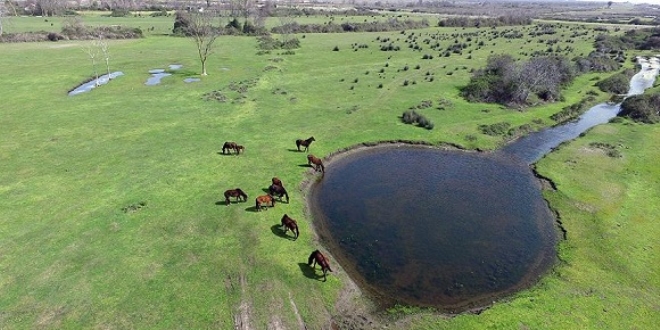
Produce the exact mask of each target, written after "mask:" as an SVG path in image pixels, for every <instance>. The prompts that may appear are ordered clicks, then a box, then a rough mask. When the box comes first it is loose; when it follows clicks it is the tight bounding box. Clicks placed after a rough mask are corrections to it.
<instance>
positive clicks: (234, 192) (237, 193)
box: [225, 188, 248, 205]
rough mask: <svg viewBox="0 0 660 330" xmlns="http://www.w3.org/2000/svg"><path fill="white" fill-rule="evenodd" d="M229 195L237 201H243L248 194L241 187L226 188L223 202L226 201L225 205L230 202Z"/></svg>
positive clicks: (245, 200)
mask: <svg viewBox="0 0 660 330" xmlns="http://www.w3.org/2000/svg"><path fill="white" fill-rule="evenodd" d="M229 197H234V198H236V200H237V201H240V200H241V199H242V200H243V201H244V202H247V198H248V195H247V194H246V193H244V192H243V190H241V188H236V189H230V190H227V191H225V202H227V205H229V203H230V201H229Z"/></svg>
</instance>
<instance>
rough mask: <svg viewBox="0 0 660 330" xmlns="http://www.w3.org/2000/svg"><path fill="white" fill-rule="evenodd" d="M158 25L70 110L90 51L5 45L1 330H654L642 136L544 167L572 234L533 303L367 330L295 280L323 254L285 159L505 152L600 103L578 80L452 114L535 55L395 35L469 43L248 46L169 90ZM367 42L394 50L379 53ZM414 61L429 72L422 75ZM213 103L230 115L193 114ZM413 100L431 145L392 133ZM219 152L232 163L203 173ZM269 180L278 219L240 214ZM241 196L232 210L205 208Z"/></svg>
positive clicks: (339, 278)
mask: <svg viewBox="0 0 660 330" xmlns="http://www.w3.org/2000/svg"><path fill="white" fill-rule="evenodd" d="M86 19H87V18H86ZM89 19H90V20H91V21H90V23H89V24H102V23H100V22H101V21H100V20H103V22H105V19H106V18H100V17H98V18H89ZM97 19H98V20H99V21H97ZM318 19H319V21H323V20H327V18H325V17H323V18H318ZM24 20H25V21H24ZM31 20H39V22H41V21H42V20H44V19H43V18H41V19H37V18H14V19H13V20H12V25H11V26H13V27H14V28H16V29H17V30H18V27H21V28H25V30H23V31H27V29H28V28H27V27H30V29H32V28H34V29H37V30H41V28H37V26H36V25H32V23H31V22H36V21H31ZM50 20H51V19H50V18H49V22H44V23H47V24H50V22H51V21H50ZM54 20H56V19H54ZM118 20H121V19H112V20H110V19H108V21H109V22H113V23H103V24H117V23H116V22H117V21H118ZM172 20H173V19H172V18H153V21H152V18H129V19H126V22H129V25H132V26H136V25H139V26H157V28H156V29H154V31H155V32H154V33H153V34H150V35H149V36H148V37H147V38H145V39H140V40H119V41H111V42H110V54H111V58H110V67H111V70H112V71H122V72H123V73H124V75H123V76H121V77H119V78H116V79H115V80H113V81H111V82H110V83H109V84H107V85H103V86H100V87H98V88H96V89H94V90H92V91H91V92H89V93H83V94H80V95H76V96H73V97H69V96H67V92H68V91H69V90H71V89H73V88H74V87H76V86H77V85H78V84H79V83H81V82H82V81H85V80H87V79H88V78H90V77H91V76H92V75H93V69H92V64H91V61H90V59H89V57H88V56H87V55H86V54H85V52H84V51H83V48H84V47H86V46H87V45H88V44H87V43H86V42H83V41H67V42H57V43H46V42H44V43H23V44H0V57H1V58H2V63H3V65H2V67H3V69H2V70H0V81H3V82H4V83H5V84H6V86H5V88H2V89H0V100H2V106H1V107H0V114H1V115H0V127H2V130H0V141H1V143H0V166H2V171H0V210H2V211H1V212H0V214H1V215H0V328H3V329H4V328H7V329H35V328H42V329H61V328H104V329H123V328H136V329H154V328H185V329H202V328H218V329H234V327H235V326H243V327H242V328H244V329H247V328H255V329H267V328H268V329H280V328H285V329H293V328H298V327H300V324H302V323H304V324H305V325H306V327H307V329H327V328H330V325H331V323H333V322H334V323H335V324H336V325H338V326H341V327H345V328H355V327H364V328H369V327H370V325H369V324H367V323H368V322H367V321H364V320H363V319H362V317H364V318H365V319H366V320H368V321H372V322H374V324H376V325H383V324H389V325H390V328H402V327H406V328H416V329H438V328H451V329H456V328H469V329H475V328H494V329H500V328H504V329H513V328H520V329H602V328H609V329H635V328H637V329H649V328H652V327H653V326H654V325H656V324H658V323H659V322H660V316H659V315H660V313H659V311H660V299H659V298H658V297H660V272H659V271H660V269H659V267H660V266H659V265H660V262H659V261H660V260H658V258H659V257H658V256H659V255H660V254H659V253H658V252H657V247H656V246H655V245H654V244H653V243H654V238H655V237H656V236H657V235H658V233H660V228H658V224H657V222H655V219H657V218H658V214H659V213H660V209H658V207H657V205H660V195H659V193H658V190H657V187H658V180H659V178H660V173H659V172H658V170H657V168H656V167H655V166H654V165H655V162H654V160H656V159H658V157H659V156H660V155H659V154H658V153H659V150H660V149H659V148H657V146H658V142H659V141H658V139H659V136H660V134H658V133H659V132H658V129H657V128H656V127H653V126H644V125H636V124H608V125H604V126H602V127H599V128H597V129H595V130H593V131H591V132H590V133H589V134H587V135H586V136H585V137H584V138H581V139H579V140H577V141H575V142H574V143H571V144H569V145H566V146H564V147H563V148H562V149H561V150H559V151H557V152H555V153H552V154H551V155H549V156H548V157H546V158H545V159H543V160H542V161H541V162H540V163H539V164H538V169H539V171H540V172H541V173H542V174H543V175H545V176H548V177H550V178H552V179H553V180H554V181H555V182H556V183H557V186H558V188H559V190H558V191H554V192H551V191H548V192H546V193H545V195H546V197H547V199H548V201H549V202H550V205H551V206H552V207H553V208H554V209H556V210H557V211H558V212H559V213H560V214H561V220H562V222H563V224H564V227H565V228H566V229H567V230H568V236H567V240H565V241H562V242H561V243H560V244H559V247H558V250H559V252H558V254H559V259H560V260H561V262H560V263H559V264H558V265H557V266H556V267H555V268H554V269H553V270H552V271H551V273H550V274H548V275H547V276H546V277H545V278H543V279H542V280H541V281H540V283H538V284H537V285H536V286H534V287H533V288H531V289H530V290H527V291H524V292H520V293H518V294H516V295H515V296H513V297H509V298H505V299H503V300H501V301H499V302H497V303H495V304H494V306H492V307H491V308H489V309H487V310H485V311H484V312H483V313H481V314H479V315H476V314H463V315H459V316H456V317H447V316H446V315H441V314H436V313H433V312H429V311H418V310H415V309H413V310H414V312H409V309H406V308H400V309H397V310H396V311H394V312H391V313H385V314H377V315H373V314H370V313H369V310H370V307H369V306H370V305H369V303H368V302H367V301H366V300H365V299H364V298H363V297H361V296H360V295H353V294H352V292H353V291H354V289H353V288H352V286H351V281H350V279H349V278H348V276H347V275H346V273H344V272H343V271H342V270H341V268H340V267H339V265H336V263H334V264H333V265H334V266H335V268H336V270H335V273H333V274H332V275H331V276H329V278H328V281H327V282H325V283H323V282H320V281H318V280H316V279H313V278H310V276H311V275H310V274H309V270H308V268H306V266H303V265H301V264H302V263H305V262H306V258H307V256H308V255H309V253H310V252H311V251H312V250H314V249H316V248H320V247H321V245H320V243H319V242H318V241H317V240H316V239H315V236H314V232H313V228H312V223H311V221H312V219H310V218H309V216H308V215H307V214H306V212H305V200H304V191H303V190H301V184H302V182H303V181H305V180H313V179H314V176H313V174H312V173H311V171H310V169H309V168H307V167H304V166H301V165H302V164H305V163H306V160H305V154H304V153H299V152H297V151H293V150H292V149H295V142H294V141H295V140H296V139H299V138H307V137H309V136H314V137H315V138H316V140H317V141H316V142H314V144H312V146H311V148H310V153H313V154H315V155H317V156H320V157H323V156H326V155H328V154H329V153H332V152H334V151H336V150H339V149H342V148H346V147H349V146H352V145H355V144H359V143H362V142H367V141H369V142H373V141H380V140H396V139H405V140H424V141H430V142H433V143H442V142H448V143H455V144H459V145H461V146H464V147H466V148H471V149H476V148H479V149H494V148H497V147H498V146H499V145H501V144H502V143H503V140H502V138H500V137H492V136H486V135H483V134H481V133H479V131H478V125H480V124H492V123H498V122H503V121H506V122H509V123H511V124H512V125H514V126H517V125H522V124H529V123H534V122H536V123H535V124H534V125H535V127H538V128H540V127H541V126H547V125H551V124H553V123H552V121H551V120H550V119H548V117H549V116H550V115H551V114H553V113H555V112H557V111H559V110H560V109H561V108H562V107H564V106H566V105H569V104H572V103H575V102H577V101H579V100H580V99H581V98H582V97H583V96H584V94H585V93H586V92H587V91H589V90H594V91H595V90H597V88H595V87H593V83H594V81H592V79H593V78H594V77H596V75H586V76H582V77H579V78H578V79H577V80H576V81H575V83H573V84H572V85H571V86H570V88H569V89H568V90H567V91H566V92H565V98H566V101H565V102H562V103H558V104H553V105H548V106H543V107H538V108H532V109H528V110H526V111H517V110H512V109H506V108H503V107H501V106H498V105H489V104H473V103H467V102H465V101H464V100H462V99H461V97H460V96H459V88H460V87H462V86H464V85H465V84H466V83H467V82H468V80H469V77H470V72H469V71H470V69H478V68H479V67H481V66H482V65H483V64H484V63H485V60H486V58H487V57H488V56H489V55H490V54H491V53H494V54H497V53H503V52H509V53H512V54H514V55H516V56H519V57H521V58H522V57H524V56H523V55H519V54H518V52H519V51H521V50H525V51H528V52H532V51H534V50H541V49H546V48H547V45H545V44H543V43H539V42H537V41H536V40H534V41H533V42H527V41H526V39H528V38H523V39H511V40H507V39H502V38H498V39H493V40H488V36H486V35H480V36H479V39H480V40H484V41H486V45H485V46H484V47H482V48H481V49H476V46H475V45H476V40H475V41H473V42H472V46H471V47H470V50H472V52H471V54H469V55H471V58H468V53H467V51H465V52H464V53H463V55H457V54H452V55H451V56H450V57H447V58H445V57H441V56H437V52H431V51H429V50H427V49H426V48H425V49H424V50H422V51H416V50H413V49H411V48H409V47H408V44H407V43H405V42H404V40H406V38H408V37H409V35H410V34H411V33H414V34H415V35H418V36H419V41H418V43H419V44H422V42H421V41H422V40H423V39H424V38H428V37H430V36H431V35H434V34H439V35H442V36H445V37H446V38H445V39H443V40H441V41H440V43H441V44H442V45H443V46H444V47H446V46H449V45H451V44H452V43H453V42H454V40H455V39H457V38H458V39H461V40H465V38H464V37H459V36H457V34H461V33H466V32H475V33H476V32H479V31H478V30H476V29H465V30H463V29H455V28H443V29H439V28H430V29H427V30H420V31H406V33H405V34H402V33H401V32H400V31H396V32H387V33H355V34H307V35H304V36H303V35H298V36H297V37H298V38H299V39H300V40H301V45H302V47H301V48H300V49H297V50H295V54H294V55H284V54H280V52H278V51H274V52H272V53H271V54H267V55H256V53H257V51H258V49H257V47H256V46H257V42H256V40H255V39H254V38H251V37H221V38H220V39H218V41H217V50H216V52H215V53H214V54H213V56H212V57H211V58H210V59H209V62H208V65H209V66H208V71H209V76H206V77H202V79H201V81H200V82H196V83H184V82H183V79H184V78H185V77H189V76H193V77H196V74H197V73H198V72H199V61H198V59H197V58H196V56H197V55H196V49H195V46H194V44H193V42H192V41H190V40H186V39H181V38H174V37H168V36H163V35H159V34H162V33H167V32H169V29H170V27H171V24H172ZM54 26H55V24H54ZM571 26H575V25H568V24H567V25H566V26H565V27H564V28H563V29H565V30H566V31H564V33H566V34H569V32H568V29H569V28H570V27H571ZM500 29H507V28H500ZM508 29H521V28H520V27H517V28H508ZM7 30H8V31H6V32H12V31H11V29H10V28H9V27H8V28H7ZM158 31H162V33H160V32H158ZM487 32H489V31H482V33H484V34H485V33H487ZM452 34H454V35H455V36H452ZM593 35H594V34H590V36H585V37H580V38H575V40H574V42H573V43H571V44H570V46H571V47H573V48H574V50H573V52H572V53H571V55H573V56H575V55H579V54H580V53H588V52H589V50H590V47H591V40H592V39H593ZM556 37H557V36H555V38H556ZM377 38H379V39H383V38H390V39H391V40H393V42H395V43H396V44H398V45H400V46H401V50H400V51H398V52H384V51H380V49H379V45H380V43H379V41H378V40H377ZM354 44H366V45H368V48H360V49H357V50H354V48H352V45H354ZM559 45H561V46H562V47H565V46H568V45H569V44H568V43H567V42H566V41H565V40H564V41H560V42H559ZM334 47H337V48H338V49H339V51H333V48H334ZM427 52H428V53H433V55H434V59H432V60H423V59H422V55H423V54H425V53H427ZM170 64H181V65H183V68H182V69H181V70H179V71H176V72H174V74H173V76H170V77H166V78H164V79H163V81H162V83H161V84H160V85H156V86H146V85H145V84H144V83H145V81H146V80H147V78H148V77H149V74H148V71H149V70H150V69H155V68H166V67H167V66H168V65H170ZM417 65H419V69H416V67H417ZM626 65H628V66H631V65H632V64H631V63H627V64H626ZM406 66H407V67H408V68H407V69H406ZM99 70H100V71H103V70H104V69H103V65H99ZM381 70H382V72H381ZM427 72H428V75H427ZM449 73H451V75H448V74H449ZM429 76H432V77H434V79H433V81H429V79H428V77H429ZM405 81H408V82H409V83H408V85H407V86H406V85H404V82H405ZM381 84H382V87H381V88H379V85H381ZM236 85H241V86H246V88H245V91H243V92H241V93H239V92H237V91H235V90H234V89H233V87H232V86H236ZM211 91H219V93H221V94H222V95H223V96H224V97H226V101H225V102H218V101H214V100H211V101H208V100H205V99H204V97H203V96H204V95H205V93H208V92H211ZM600 95H601V96H600V98H601V99H605V98H606V97H607V96H605V95H602V94H600ZM425 100H431V101H432V102H433V103H434V105H438V104H439V103H438V102H439V100H442V101H444V102H447V101H448V102H449V104H451V105H450V106H447V107H446V108H445V109H444V110H439V109H436V108H435V107H432V108H428V109H423V110H419V111H420V112H421V113H422V114H423V115H425V116H426V117H428V118H429V119H430V120H432V121H433V122H434V124H435V128H434V129H433V130H425V129H422V128H417V127H413V126H410V125H406V124H403V123H401V122H400V120H399V118H398V116H400V115H401V114H402V113H403V112H404V111H405V110H407V109H408V108H410V107H413V106H416V105H418V104H420V102H422V101H425ZM539 122H540V123H541V124H539ZM224 141H236V142H238V143H240V144H242V145H244V146H245V147H246V151H245V153H244V154H242V155H240V156H225V155H221V154H219V152H220V150H221V147H222V143H223V142H224ZM592 141H596V142H607V143H610V144H613V145H616V146H619V147H618V148H619V149H620V151H621V153H622V155H623V157H622V158H610V157H607V156H605V155H604V153H603V152H602V151H601V150H598V149H595V148H593V147H590V146H589V142H592ZM273 176H278V177H280V178H281V179H282V181H283V182H284V184H285V185H286V186H287V188H288V190H289V193H290V195H291V202H290V204H278V205H277V206H276V207H275V208H274V209H270V210H268V211H265V212H260V213H257V212H253V206H254V205H253V201H254V197H256V196H257V195H260V194H265V193H264V192H263V189H264V188H267V187H268V185H269V183H270V179H271V178H272V177H273ZM236 187H240V188H242V189H243V190H245V191H246V192H247V194H248V195H249V198H248V202H247V203H233V204H232V205H230V206H225V205H224V204H223V203H220V204H218V202H219V201H220V202H221V201H223V196H222V193H223V192H224V190H226V189H233V188H236ZM142 204H144V206H142V207H139V206H140V205H142ZM284 213H287V214H289V215H290V216H291V217H293V218H295V219H297V220H298V223H299V225H300V227H301V237H300V239H298V240H297V241H295V242H293V241H290V240H287V239H284V238H282V237H280V236H278V234H277V230H276V229H274V227H275V226H276V225H278V224H279V220H280V218H281V217H282V215H283V214H284ZM374 327H376V326H374Z"/></svg>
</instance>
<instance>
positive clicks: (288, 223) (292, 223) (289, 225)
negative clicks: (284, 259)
mask: <svg viewBox="0 0 660 330" xmlns="http://www.w3.org/2000/svg"><path fill="white" fill-rule="evenodd" d="M282 227H284V234H286V232H287V231H288V230H289V229H291V232H292V233H293V234H294V235H295V237H294V238H293V240H294V241H295V240H297V239H298V235H300V233H299V232H298V223H297V222H296V220H293V219H292V218H291V217H289V216H288V215H287V214H285V215H283V216H282Z"/></svg>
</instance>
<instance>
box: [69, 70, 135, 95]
mask: <svg viewBox="0 0 660 330" xmlns="http://www.w3.org/2000/svg"><path fill="white" fill-rule="evenodd" d="M123 75H124V73H123V72H121V71H116V72H112V73H110V74H109V75H108V74H104V75H102V76H100V77H98V79H93V80H91V81H88V82H86V83H84V84H82V85H80V86H78V87H76V88H75V89H74V90H72V91H70V92H69V96H73V95H78V94H80V93H85V92H89V91H91V90H92V89H94V88H95V87H96V86H100V85H105V84H107V83H108V82H109V81H110V80H112V79H115V78H117V77H119V76H123Z"/></svg>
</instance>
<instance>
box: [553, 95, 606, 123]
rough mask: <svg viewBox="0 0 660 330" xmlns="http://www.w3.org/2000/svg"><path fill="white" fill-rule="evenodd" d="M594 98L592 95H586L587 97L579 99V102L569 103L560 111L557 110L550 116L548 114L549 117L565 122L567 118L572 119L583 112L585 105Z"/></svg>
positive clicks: (585, 108)
mask: <svg viewBox="0 0 660 330" xmlns="http://www.w3.org/2000/svg"><path fill="white" fill-rule="evenodd" d="M594 100H595V98H594V97H593V96H588V97H586V98H584V99H582V100H580V102H578V103H575V104H571V105H569V106H566V107H564V108H562V109H561V111H559V112H557V113H555V114H553V115H552V116H550V119H552V120H554V121H556V122H558V123H564V122H567V121H569V120H573V119H575V118H577V117H579V116H580V115H581V114H583V113H584V111H586V110H587V105H588V104H589V103H590V102H593V101H594Z"/></svg>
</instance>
